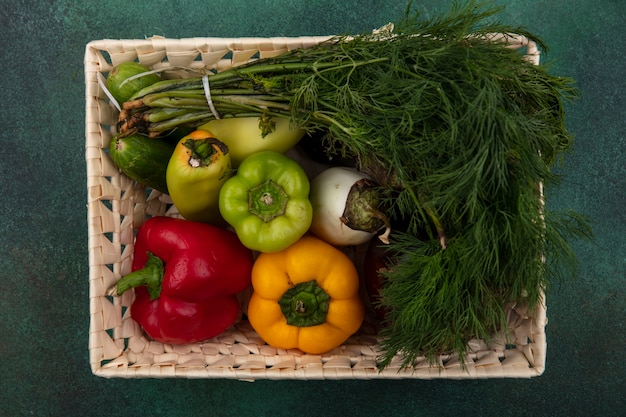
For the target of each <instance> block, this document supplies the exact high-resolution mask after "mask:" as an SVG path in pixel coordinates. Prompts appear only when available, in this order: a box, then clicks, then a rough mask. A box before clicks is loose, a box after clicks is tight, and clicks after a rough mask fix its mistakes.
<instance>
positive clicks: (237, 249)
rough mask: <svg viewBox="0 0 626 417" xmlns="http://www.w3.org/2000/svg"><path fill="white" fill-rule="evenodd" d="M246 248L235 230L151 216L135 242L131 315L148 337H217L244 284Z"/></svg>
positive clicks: (128, 282)
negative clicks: (133, 289)
mask: <svg viewBox="0 0 626 417" xmlns="http://www.w3.org/2000/svg"><path fill="white" fill-rule="evenodd" d="M252 263H253V258H252V251H250V250H249V249H247V248H246V247H244V246H243V245H242V244H241V243H240V242H239V240H238V239H237V235H235V233H233V232H231V231H229V230H225V229H221V228H219V227H217V226H213V225H210V224H206V223H198V222H192V221H188V220H182V219H174V218H169V217H153V218H150V219H148V220H147V221H146V222H145V223H144V224H143V225H142V226H141V227H140V228H139V231H138V233H137V238H136V240H135V257H134V260H133V266H132V269H133V271H134V272H132V273H130V274H129V275H126V276H124V277H123V278H122V279H121V280H120V281H118V283H117V285H116V287H115V289H114V290H113V291H116V293H117V294H118V295H120V294H122V293H123V292H124V291H126V290H128V289H130V288H135V295H136V298H135V301H134V302H133V304H132V305H131V316H132V317H133V319H135V320H136V321H137V322H138V323H139V324H140V325H141V326H142V327H143V329H144V331H145V332H146V333H147V334H148V336H149V337H151V338H152V339H154V340H157V341H161V342H164V343H172V344H181V343H195V342H199V341H203V340H206V339H210V338H211V337H214V336H217V335H219V334H220V333H222V332H223V331H225V330H226V329H227V328H228V327H230V326H231V325H232V324H233V323H234V322H235V321H236V320H237V318H238V317H239V315H240V311H241V310H240V305H239V301H238V300H237V297H236V294H237V293H238V292H241V291H243V290H244V289H246V288H247V287H248V286H250V284H251V283H250V277H251V271H252Z"/></svg>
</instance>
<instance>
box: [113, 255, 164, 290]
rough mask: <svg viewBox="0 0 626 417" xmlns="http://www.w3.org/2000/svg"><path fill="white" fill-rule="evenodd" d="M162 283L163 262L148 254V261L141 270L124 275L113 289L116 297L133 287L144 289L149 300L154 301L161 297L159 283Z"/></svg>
mask: <svg viewBox="0 0 626 417" xmlns="http://www.w3.org/2000/svg"><path fill="white" fill-rule="evenodd" d="M162 281H163V261H162V260H161V259H160V258H159V257H158V256H155V255H153V254H152V253H151V252H148V260H147V261H146V264H145V266H144V267H143V268H142V269H138V270H136V271H133V272H131V273H130V274H128V275H124V276H123V277H122V279H120V280H119V281H118V282H117V284H116V286H115V288H116V290H115V291H116V292H117V295H122V294H123V293H124V292H125V291H126V290H129V289H131V288H135V287H146V288H147V289H148V293H149V294H150V299H151V300H156V299H157V298H159V295H161V282H162Z"/></svg>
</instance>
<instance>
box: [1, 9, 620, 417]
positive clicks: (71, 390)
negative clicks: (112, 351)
mask: <svg viewBox="0 0 626 417" xmlns="http://www.w3.org/2000/svg"><path fill="white" fill-rule="evenodd" d="M497 3H500V4H507V8H506V9H505V11H504V12H503V13H502V15H501V18H500V19H501V20H502V21H503V22H506V23H513V24H519V25H521V26H524V27H526V28H527V29H529V30H531V31H533V32H535V33H536V34H538V35H540V36H541V37H542V38H543V39H544V40H545V41H546V42H547V44H548V45H549V46H550V50H549V53H548V54H547V56H544V57H543V59H544V61H546V60H547V61H550V62H551V65H552V71H553V72H555V73H560V74H562V75H568V76H571V77H574V78H575V79H576V80H577V81H578V83H579V87H580V90H581V93H582V98H581V99H580V100H579V101H577V102H576V103H573V104H570V105H568V119H567V120H568V121H567V123H568V126H569V128H570V130H571V131H572V133H574V134H575V135H576V144H575V147H574V152H572V153H571V154H568V156H567V157H566V159H565V164H564V165H563V167H562V168H560V171H561V172H562V173H563V175H564V180H563V183H562V185H561V186H560V188H558V189H550V190H548V204H549V205H550V206H551V207H552V208H553V209H565V208H572V209H574V210H576V211H578V212H581V213H583V214H585V215H588V216H590V217H591V218H592V220H593V227H594V232H595V234H596V240H595V242H593V243H581V242H574V249H575V251H576V253H577V255H578V257H579V258H580V260H581V266H580V276H579V277H578V278H572V279H571V280H567V281H566V282H563V283H561V284H560V285H558V286H555V287H554V288H552V290H551V291H550V293H549V294H548V317H549V323H548V326H547V328H546V331H547V336H548V357H547V368H546V371H545V373H544V375H543V376H541V377H538V378H534V379H531V380H477V381H473V380H464V381H446V380H434V381H420V380H382V381H381V380H377V381H257V382H254V383H247V382H239V381H230V380H184V379H178V380H174V379H163V380H148V379H144V380H123V379H102V378H98V377H95V376H93V375H92V374H91V371H90V369H89V360H88V345H87V340H88V329H89V323H88V321H89V301H88V261H87V210H86V202H87V194H86V166H85V161H84V157H85V154H84V141H85V139H84V119H85V112H84V91H85V90H84V78H83V54H84V48H85V44H86V43H87V42H89V41H90V40H94V39H103V38H144V37H146V36H152V35H161V36H166V37H170V38H181V37H194V36H199V37H203V36H220V37H237V36H259V37H263V36H280V35H286V36H296V35H326V34H332V33H346V32H350V33H355V32H362V31H369V30H371V29H373V28H376V27H379V26H382V25H383V24H385V23H387V22H389V21H393V20H395V19H397V18H398V17H399V16H400V15H401V14H402V13H403V11H404V9H405V6H406V2H405V1H404V0H387V1H374V0H371V1H347V0H343V1H337V0H306V1H304V0H298V1H296V0H293V1H289V0H255V1H244V0H215V1H200V0H185V1H182V0H178V1H162V0H158V1H145V2H142V1H137V0H136V1H128V0H124V1H122V0H117V1H104V0H101V1H92V0H88V1H69V0H57V1H55V0H48V1H36V2H35V1H32V0H15V1H9V0H2V1H0V6H1V7H0V48H1V51H2V59H0V68H1V71H0V138H1V139H0V144H1V145H2V147H1V149H0V175H1V178H2V179H1V182H0V191H1V193H0V212H1V213H2V215H3V219H2V222H0V271H1V272H0V274H1V277H2V287H1V290H0V384H1V385H0V415H1V416H29V415H37V416H57V415H72V416H73V415H77V416H130V415H146V416H150V415H165V416H176V415H185V416H196V415H216V416H230V415H240V416H248V415H258V416H287V415H289V416H294V415H297V416H335V415H337V416H339V415H363V416H365V415H376V416H381V417H382V416H402V415H411V416H456V415H465V416H492V415H494V416H495V415H499V416H617V415H619V414H621V413H620V412H623V411H624V409H625V408H626V407H625V401H624V397H625V396H626V389H625V386H624V377H625V376H626V375H625V370H626V367H625V366H624V357H625V355H624V353H625V347H626V343H625V342H626V340H625V337H624V335H625V329H624V324H623V322H624V318H625V314H624V313H625V309H624V305H625V303H624V290H625V288H626V287H625V284H624V282H625V281H624V278H625V277H624V275H625V271H626V243H625V240H626V238H625V236H626V214H625V213H626V212H625V209H624V208H625V206H626V180H625V178H626V158H625V157H624V153H625V152H626V112H625V111H624V106H625V104H626V103H625V97H624V96H625V95H626V88H625V87H626V86H625V83H626V81H625V80H626V71H625V70H624V64H625V63H626V36H625V35H624V23H626V20H625V17H626V16H625V10H626V2H625V0H573V1H560V0H511V1H503V0H501V1H498V2H497ZM413 6H414V8H415V9H416V10H419V11H420V12H421V13H423V14H424V16H433V15H434V14H436V13H437V12H439V11H442V10H444V9H445V8H447V6H448V1H444V0H423V1H415V2H414V4H413ZM622 415H623V414H622Z"/></svg>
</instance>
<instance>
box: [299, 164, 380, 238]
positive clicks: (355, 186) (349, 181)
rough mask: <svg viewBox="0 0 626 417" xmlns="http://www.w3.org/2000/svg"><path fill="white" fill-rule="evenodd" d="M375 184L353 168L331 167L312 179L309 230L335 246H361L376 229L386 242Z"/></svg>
mask: <svg viewBox="0 0 626 417" xmlns="http://www.w3.org/2000/svg"><path fill="white" fill-rule="evenodd" d="M376 187H377V184H376V182H374V181H373V180H372V179H371V178H370V177H369V176H368V175H367V174H364V173H362V172H360V171H358V170H356V169H353V168H346V167H332V168H328V169H326V170H324V171H322V172H321V173H320V174H318V175H317V176H316V177H315V178H313V180H312V181H311V194H310V200H311V204H312V206H313V221H312V223H311V229H310V230H311V232H312V233H313V234H315V235H316V236H318V237H319V238H320V239H322V240H324V241H326V242H328V243H330V244H332V245H335V246H349V245H360V244H363V243H366V242H368V241H369V240H370V239H371V238H372V237H373V236H374V235H375V234H376V233H377V232H378V231H380V230H381V229H383V228H384V229H386V230H385V232H384V233H383V234H381V235H380V236H379V239H380V240H381V241H382V242H384V243H389V239H388V237H389V233H390V231H391V229H390V226H389V220H388V219H387V217H386V216H385V215H384V214H383V213H382V212H381V211H380V210H379V209H378V202H379V197H378V193H377V191H376Z"/></svg>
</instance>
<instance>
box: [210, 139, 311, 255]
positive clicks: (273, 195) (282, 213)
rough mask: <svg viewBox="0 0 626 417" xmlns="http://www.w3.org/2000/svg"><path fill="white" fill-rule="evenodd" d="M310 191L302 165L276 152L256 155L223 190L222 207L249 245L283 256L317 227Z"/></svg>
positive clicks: (248, 159) (220, 207) (239, 235)
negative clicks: (314, 225)
mask: <svg viewBox="0 0 626 417" xmlns="http://www.w3.org/2000/svg"><path fill="white" fill-rule="evenodd" d="M309 190H310V184H309V179H308V177H307V175H306V173H305V171H304V169H303V168H302V167H301V166H300V165H299V164H298V163H297V162H296V161H294V160H293V159H290V158H289V157H287V156H285V155H283V154H281V153H279V152H275V151H261V152H256V153H254V154H252V155H250V156H248V157H247V158H245V159H244V160H243V162H242V163H241V165H239V169H238V170H237V174H236V175H235V176H234V177H231V178H229V179H228V180H227V181H226V182H225V183H224V185H223V186H222V188H221V190H220V195H219V209H220V213H221V215H222V217H223V218H224V220H226V222H227V223H228V224H230V225H231V226H232V227H233V228H234V229H235V232H236V233H237V236H238V237H239V240H240V241H241V242H242V243H243V244H244V246H246V247H248V248H249V249H253V250H256V251H259V252H278V251H281V250H283V249H286V248H287V247H288V246H290V245H292V244H293V243H295V242H296V241H297V240H298V239H300V238H301V237H302V236H303V235H304V234H305V233H306V232H307V230H308V229H309V227H310V226H311V220H312V217H313V208H312V206H311V202H310V201H309Z"/></svg>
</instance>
